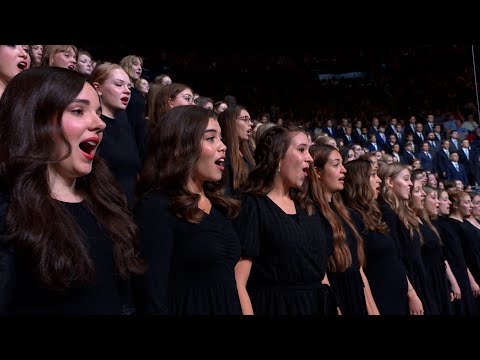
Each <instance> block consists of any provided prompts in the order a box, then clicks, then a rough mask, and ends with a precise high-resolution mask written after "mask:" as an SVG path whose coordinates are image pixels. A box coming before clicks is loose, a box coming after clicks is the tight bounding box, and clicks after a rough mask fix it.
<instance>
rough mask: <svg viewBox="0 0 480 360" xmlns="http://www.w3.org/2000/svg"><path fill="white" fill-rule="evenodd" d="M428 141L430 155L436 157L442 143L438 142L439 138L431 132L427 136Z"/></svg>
mask: <svg viewBox="0 0 480 360" xmlns="http://www.w3.org/2000/svg"><path fill="white" fill-rule="evenodd" d="M427 141H428V144H429V145H430V147H429V149H430V150H429V151H430V154H432V155H435V154H436V153H437V151H438V149H440V141H439V140H437V138H436V137H435V133H434V132H433V131H430V132H429V133H428V134H427Z"/></svg>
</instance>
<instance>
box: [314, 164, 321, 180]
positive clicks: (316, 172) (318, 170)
mask: <svg viewBox="0 0 480 360" xmlns="http://www.w3.org/2000/svg"><path fill="white" fill-rule="evenodd" d="M313 170H314V171H315V176H316V178H317V180H322V173H321V172H320V169H319V168H316V167H314V168H313Z"/></svg>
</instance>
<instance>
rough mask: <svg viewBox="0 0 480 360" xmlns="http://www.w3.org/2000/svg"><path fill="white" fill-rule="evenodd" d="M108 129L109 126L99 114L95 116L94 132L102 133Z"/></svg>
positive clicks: (93, 122)
mask: <svg viewBox="0 0 480 360" xmlns="http://www.w3.org/2000/svg"><path fill="white" fill-rule="evenodd" d="M106 127H107V124H105V122H104V121H103V120H102V118H101V117H100V116H98V115H97V114H95V116H94V119H93V121H92V128H93V130H94V131H97V132H102V131H103V130H105V128H106Z"/></svg>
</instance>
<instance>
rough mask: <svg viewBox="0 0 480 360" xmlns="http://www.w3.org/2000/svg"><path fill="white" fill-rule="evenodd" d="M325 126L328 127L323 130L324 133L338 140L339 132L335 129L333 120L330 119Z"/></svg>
mask: <svg viewBox="0 0 480 360" xmlns="http://www.w3.org/2000/svg"><path fill="white" fill-rule="evenodd" d="M325 125H326V126H325V127H324V128H323V129H322V130H323V132H324V133H325V134H327V135H328V136H330V137H332V138H334V139H336V138H337V130H336V129H335V128H334V127H333V120H332V119H328V120H327V122H326V124H325Z"/></svg>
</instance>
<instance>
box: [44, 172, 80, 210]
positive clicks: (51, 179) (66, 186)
mask: <svg viewBox="0 0 480 360" xmlns="http://www.w3.org/2000/svg"><path fill="white" fill-rule="evenodd" d="M76 180H77V179H76V178H67V177H63V176H62V175H60V174H59V173H57V172H56V171H53V170H51V169H49V174H48V183H49V185H50V195H51V196H52V197H53V198H54V199H57V200H60V201H64V202H72V203H76V202H81V201H82V200H83V197H82V196H81V194H79V193H78V190H77V189H76V188H75V184H76Z"/></svg>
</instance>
